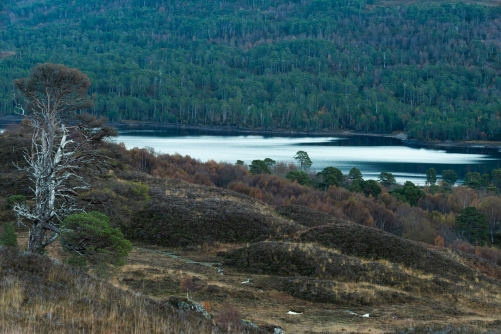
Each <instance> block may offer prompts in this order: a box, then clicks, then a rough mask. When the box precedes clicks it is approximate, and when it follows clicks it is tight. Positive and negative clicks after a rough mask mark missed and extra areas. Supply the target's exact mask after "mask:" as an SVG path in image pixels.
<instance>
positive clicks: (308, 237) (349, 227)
mask: <svg viewBox="0 0 501 334" xmlns="http://www.w3.org/2000/svg"><path fill="white" fill-rule="evenodd" d="M299 239H300V240H301V241H302V242H310V243H316V244H319V245H322V246H324V247H328V248H331V249H336V250H338V251H340V252H342V253H343V254H346V255H351V256H356V257H361V258H364V259H371V260H378V259H382V260H387V261H390V262H393V263H398V264H402V265H404V266H406V267H408V268H411V269H418V270H421V271H423V272H425V273H430V274H436V275H440V276H444V277H446V278H448V279H455V278H457V277H458V276H463V277H464V278H466V279H469V280H474V279H475V277H476V276H477V274H476V272H474V271H473V270H472V269H470V268H468V267H466V266H463V265H462V264H460V263H459V262H457V261H453V260H452V259H450V258H448V257H446V256H444V255H442V254H440V253H438V252H436V251H433V250H430V249H428V248H426V247H424V246H422V245H421V244H418V243H416V242H413V241H410V240H406V239H404V238H401V237H397V236H395V235H393V234H390V233H387V232H384V231H381V230H378V229H375V228H371V227H366V226H362V225H357V224H353V223H339V224H331V225H328V226H320V227H315V228H312V229H310V230H308V231H305V232H303V233H302V234H301V235H300V237H299Z"/></svg>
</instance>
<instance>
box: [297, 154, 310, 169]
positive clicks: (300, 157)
mask: <svg viewBox="0 0 501 334" xmlns="http://www.w3.org/2000/svg"><path fill="white" fill-rule="evenodd" d="M294 159H296V161H297V162H298V163H299V166H300V168H301V170H308V169H309V168H310V167H311V165H313V162H312V161H311V159H310V157H309V156H308V153H306V152H305V151H297V152H296V155H295V156H294Z"/></svg>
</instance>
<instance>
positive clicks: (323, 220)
mask: <svg viewBox="0 0 501 334" xmlns="http://www.w3.org/2000/svg"><path fill="white" fill-rule="evenodd" d="M275 211H276V212H277V213H279V214H280V215H282V216H284V217H287V218H289V219H292V220H294V221H295V222H296V223H298V224H301V225H303V226H306V227H315V226H323V225H328V224H332V223H336V222H344V220H341V219H338V218H335V217H333V216H331V215H329V214H327V213H323V212H319V211H316V210H313V209H310V208H308V207H306V206H302V205H293V204H290V205H283V206H278V207H276V208H275Z"/></svg>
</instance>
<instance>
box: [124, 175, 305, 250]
mask: <svg viewBox="0 0 501 334" xmlns="http://www.w3.org/2000/svg"><path fill="white" fill-rule="evenodd" d="M154 181H155V180H152V181H151V182H154ZM150 196H151V198H152V200H151V202H150V203H149V205H148V207H147V208H146V209H145V210H143V211H141V212H139V213H138V214H137V215H136V217H135V219H133V222H132V223H131V224H130V225H128V226H125V227H124V230H125V233H126V235H127V236H128V237H130V238H132V239H134V240H138V241H142V242H147V243H152V244H155V245H161V246H170V247H177V246H189V245H192V246H193V245H201V244H208V243H213V242H223V243H228V242H230V243H241V242H257V241H263V240H267V239H270V238H271V239H273V238H288V237H289V236H290V235H292V234H294V233H296V232H298V231H300V230H304V227H303V226H301V225H299V224H296V223H293V222H290V221H288V220H286V219H284V218H282V217H280V216H278V215H276V214H275V213H274V211H273V209H272V208H270V207H268V206H267V205H265V204H263V203H262V202H258V201H256V200H254V199H252V198H250V197H247V196H245V195H241V194H238V193H236V192H233V191H230V190H225V189H220V188H214V187H204V186H197V185H192V184H187V183H185V182H182V181H179V180H166V181H165V182H162V183H152V184H151V186H150Z"/></svg>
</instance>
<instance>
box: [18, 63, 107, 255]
mask: <svg viewBox="0 0 501 334" xmlns="http://www.w3.org/2000/svg"><path fill="white" fill-rule="evenodd" d="M14 84H15V88H16V94H19V96H18V97H17V98H18V99H17V101H19V99H21V102H20V103H19V104H18V109H19V112H20V113H21V114H23V115H25V116H26V117H27V119H28V120H29V121H30V123H31V126H32V128H33V137H32V141H31V149H30V150H27V151H26V152H25V156H24V158H25V160H26V166H25V167H20V169H23V170H25V171H26V172H27V174H28V175H29V177H30V180H31V182H32V187H31V190H32V191H33V194H34V206H33V207H30V206H28V205H27V204H24V203H17V204H16V205H15V206H14V210H15V211H16V212H17V213H18V214H19V215H20V216H22V217H24V218H26V219H28V220H29V221H30V222H31V223H30V224H31V225H30V226H28V227H29V229H30V231H29V242H28V251H30V252H33V253H40V252H41V250H42V249H44V248H45V247H46V246H48V245H50V244H51V243H52V242H54V241H55V240H56V239H57V238H58V236H60V235H61V229H60V224H61V222H62V221H63V220H64V218H65V217H67V216H68V215H70V214H71V213H73V212H75V211H78V208H77V206H76V205H75V201H74V198H75V196H76V195H77V191H78V190H79V189H82V188H87V185H86V183H85V182H84V180H83V178H82V177H81V176H79V175H78V174H77V172H78V170H79V169H80V168H82V166H83V165H84V164H85V163H89V162H92V160H93V159H95V158H96V157H95V156H94V154H93V153H92V152H91V151H89V150H88V147H89V143H90V142H92V141H93V140H96V139H97V138H102V137H103V133H102V131H101V130H95V129H94V130H93V129H87V130H86V131H79V133H80V134H81V135H80V139H79V140H78V141H77V140H72V139H70V131H73V130H75V131H76V130H79V129H80V130H81V128H82V126H71V127H68V126H67V125H66V124H64V123H63V121H62V116H64V115H70V114H73V113H74V112H75V111H77V110H78V109H81V108H87V107H90V106H91V105H92V103H91V99H90V97H89V96H88V94H87V91H88V89H89V87H90V81H89V79H88V78H87V76H86V75H85V74H83V73H82V72H80V71H79V70H77V69H72V68H68V67H66V66H64V65H55V64H39V65H37V66H35V67H34V68H33V69H32V71H31V73H30V76H29V77H27V78H22V79H18V80H15V81H14ZM104 131H106V130H104ZM74 181H76V182H74ZM75 184H76V185H75ZM62 241H63V244H64V239H63V240H62ZM65 246H66V247H67V248H69V249H74V247H73V246H72V245H69V244H65Z"/></svg>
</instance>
